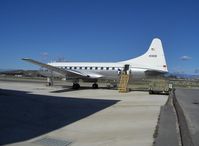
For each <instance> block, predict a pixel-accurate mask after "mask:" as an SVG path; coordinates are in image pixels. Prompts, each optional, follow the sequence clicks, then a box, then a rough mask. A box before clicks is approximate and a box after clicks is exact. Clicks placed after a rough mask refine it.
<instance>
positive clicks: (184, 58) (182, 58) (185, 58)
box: [180, 56, 192, 61]
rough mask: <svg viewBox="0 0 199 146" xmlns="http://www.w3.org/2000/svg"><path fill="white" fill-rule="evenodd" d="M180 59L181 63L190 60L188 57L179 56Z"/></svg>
mask: <svg viewBox="0 0 199 146" xmlns="http://www.w3.org/2000/svg"><path fill="white" fill-rule="evenodd" d="M180 59H181V60H183V61H187V60H191V59H192V58H191V57H190V56H181V57H180Z"/></svg>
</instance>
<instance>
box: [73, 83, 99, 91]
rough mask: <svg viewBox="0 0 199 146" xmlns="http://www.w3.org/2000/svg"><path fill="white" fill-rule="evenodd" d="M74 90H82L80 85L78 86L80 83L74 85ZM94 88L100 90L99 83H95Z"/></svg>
mask: <svg viewBox="0 0 199 146" xmlns="http://www.w3.org/2000/svg"><path fill="white" fill-rule="evenodd" d="M72 88H73V89H75V90H78V89H79V88H80V85H79V84H78V83H73V87H72ZM92 88H93V89H98V84H97V83H94V84H93V85H92Z"/></svg>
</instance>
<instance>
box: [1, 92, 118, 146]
mask: <svg viewBox="0 0 199 146" xmlns="http://www.w3.org/2000/svg"><path fill="white" fill-rule="evenodd" d="M117 102H119V100H101V99H81V98H70V97H55V96H44V95H33V94H30V93H28V92H23V91H15V90H2V89H0V145H4V144H10V143H14V142H20V141H24V140H28V139H30V138H34V137H36V136H40V135H42V134H45V133H48V132H50V131H53V130H56V129H58V128H61V127H64V126H66V125H68V124H71V123H73V122H76V121H78V120H80V119H82V118H85V117H87V116H89V115H92V114H94V113H96V112H98V111H100V110H103V109H105V108H107V107H109V106H112V105H114V104H116V103H117Z"/></svg>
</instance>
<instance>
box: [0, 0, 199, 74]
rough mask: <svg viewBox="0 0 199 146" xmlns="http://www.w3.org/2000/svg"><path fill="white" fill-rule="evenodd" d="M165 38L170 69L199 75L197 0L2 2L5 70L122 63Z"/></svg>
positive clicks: (0, 51)
mask: <svg viewBox="0 0 199 146" xmlns="http://www.w3.org/2000/svg"><path fill="white" fill-rule="evenodd" d="M154 37H159V38H160V39H161V40H162V42H163V47H164V50H165V54H166V58H167V64H168V67H169V71H170V72H180V73H189V74H199V73H197V71H199V65H198V62H199V57H198V56H199V2H197V0H195V1H194V0H165V1H160V0H150V1H149V0H0V68H1V69H35V68H38V67H36V66H34V65H31V64H28V63H26V62H23V61H21V60H20V59H21V58H23V57H30V58H34V59H37V60H40V61H43V62H49V61H52V60H57V59H58V58H64V59H65V60H68V61H99V62H104V61H120V60H126V59H129V58H133V57H136V56H138V55H141V54H142V53H144V52H145V51H146V50H147V49H148V47H149V45H150V43H151V40H152V39H153V38H154Z"/></svg>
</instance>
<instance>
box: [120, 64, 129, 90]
mask: <svg viewBox="0 0 199 146" xmlns="http://www.w3.org/2000/svg"><path fill="white" fill-rule="evenodd" d="M127 70H129V65H128V66H126V65H125V69H124V71H122V72H121V74H120V80H119V85H118V90H119V92H120V93H126V92H128V91H129V88H128V83H129V76H130V75H129V73H128V72H127Z"/></svg>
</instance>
